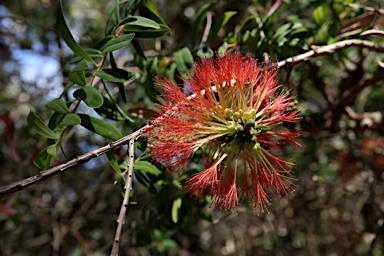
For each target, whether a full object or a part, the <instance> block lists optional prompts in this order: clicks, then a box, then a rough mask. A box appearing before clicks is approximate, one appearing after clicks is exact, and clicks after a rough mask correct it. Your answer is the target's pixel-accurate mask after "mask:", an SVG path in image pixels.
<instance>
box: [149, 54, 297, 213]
mask: <svg viewBox="0 0 384 256" xmlns="http://www.w3.org/2000/svg"><path fill="white" fill-rule="evenodd" d="M184 82H185V84H186V85H187V86H188V91H190V92H192V93H193V94H192V95H190V96H186V95H185V92H183V90H181V89H180V88H178V87H177V86H175V85H174V84H172V82H171V81H169V80H167V79H160V80H159V81H158V83H157V86H158V87H159V88H160V89H162V90H163V91H164V93H163V95H162V96H163V98H164V103H163V104H162V105H157V107H158V108H159V112H160V114H161V116H160V117H159V118H157V119H156V120H153V121H152V123H151V125H152V129H151V130H150V131H149V132H148V138H149V148H150V154H151V155H152V157H153V158H154V159H156V160H157V161H158V162H160V163H162V164H165V165H167V166H169V167H170V169H171V170H173V171H180V170H182V169H184V168H185V167H186V166H188V164H189V162H190V159H191V158H192V156H193V154H194V153H195V152H196V150H198V149H199V148H202V149H203V157H204V160H205V165H206V170H205V171H202V172H200V173H198V174H196V175H194V176H192V177H190V178H189V179H188V180H187V181H186V183H187V192H188V193H190V194H191V195H194V196H196V197H197V198H201V197H204V196H205V195H210V196H211V197H212V198H213V201H214V202H215V203H216V205H217V206H218V207H220V208H222V209H225V210H229V209H235V208H236V206H237V204H238V200H239V198H242V197H243V196H244V197H246V198H247V199H248V201H249V202H251V203H253V205H254V208H255V210H256V209H259V210H261V211H263V210H264V209H265V208H266V206H267V205H268V204H270V195H277V196H281V195H286V194H288V193H292V192H293V189H292V187H291V185H292V180H293V179H292V177H291V171H290V169H291V168H292V166H293V164H292V163H290V162H288V161H286V160H284V159H281V158H280V157H278V156H276V155H275V153H276V152H277V151H278V150H280V149H281V147H282V145H283V144H286V143H290V144H293V145H296V146H299V143H298V142H297V141H296V138H297V137H298V136H300V133H299V132H296V131H290V130H287V129H284V128H283V127H282V125H281V123H283V122H298V121H300V120H301V117H300V116H299V113H298V111H297V110H291V106H292V100H293V97H291V96H289V95H288V93H283V92H281V90H280V85H279V84H278V81H277V69H276V68H273V69H269V70H268V69H267V68H264V66H263V65H259V64H258V63H257V60H255V59H254V58H252V57H250V56H242V55H241V54H240V53H232V54H228V55H226V56H224V57H217V58H216V59H214V58H212V59H205V60H202V61H200V62H198V63H197V64H196V66H195V68H194V73H193V74H191V75H189V76H188V78H187V79H185V81H184Z"/></svg>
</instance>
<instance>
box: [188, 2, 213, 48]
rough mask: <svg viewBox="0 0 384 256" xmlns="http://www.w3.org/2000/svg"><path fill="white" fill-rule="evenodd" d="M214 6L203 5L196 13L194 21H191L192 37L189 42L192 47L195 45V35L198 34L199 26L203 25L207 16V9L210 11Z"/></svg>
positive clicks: (211, 4)
mask: <svg viewBox="0 0 384 256" xmlns="http://www.w3.org/2000/svg"><path fill="white" fill-rule="evenodd" d="M214 5H215V3H208V4H205V5H204V6H203V7H201V9H200V10H199V11H198V12H197V14H196V17H195V20H194V21H193V26H192V37H191V40H192V46H193V47H194V46H195V44H196V38H197V35H198V33H199V29H200V26H201V24H202V23H203V20H204V18H205V16H206V15H207V13H208V11H209V9H211V8H212V7H213V6H214Z"/></svg>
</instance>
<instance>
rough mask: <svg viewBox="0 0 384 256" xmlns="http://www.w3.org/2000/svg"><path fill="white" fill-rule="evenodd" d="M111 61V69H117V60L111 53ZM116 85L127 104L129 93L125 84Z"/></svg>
mask: <svg viewBox="0 0 384 256" xmlns="http://www.w3.org/2000/svg"><path fill="white" fill-rule="evenodd" d="M109 60H110V62H111V67H112V68H113V69H117V65H116V61H115V58H114V57H113V53H112V52H110V53H109ZM116 85H117V87H118V88H119V92H120V95H121V98H122V100H123V102H124V103H127V93H126V91H125V87H124V84H123V83H116ZM106 90H107V89H106Z"/></svg>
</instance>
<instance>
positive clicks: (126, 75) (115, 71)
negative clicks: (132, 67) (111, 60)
mask: <svg viewBox="0 0 384 256" xmlns="http://www.w3.org/2000/svg"><path fill="white" fill-rule="evenodd" d="M94 75H95V76H98V77H100V78H101V79H104V80H107V81H111V82H120V83H123V82H127V81H129V80H131V79H133V78H135V74H134V73H132V72H129V71H127V70H124V69H119V68H105V69H101V70H98V71H96V72H95V74H94Z"/></svg>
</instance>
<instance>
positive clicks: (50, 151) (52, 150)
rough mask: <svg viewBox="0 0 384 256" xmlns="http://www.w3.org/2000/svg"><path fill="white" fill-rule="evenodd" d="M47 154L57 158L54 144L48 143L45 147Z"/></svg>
mask: <svg viewBox="0 0 384 256" xmlns="http://www.w3.org/2000/svg"><path fill="white" fill-rule="evenodd" d="M46 149H47V153H48V155H50V156H52V157H53V158H55V159H56V160H59V157H58V156H57V155H56V145H50V146H48V147H47V148H46Z"/></svg>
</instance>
